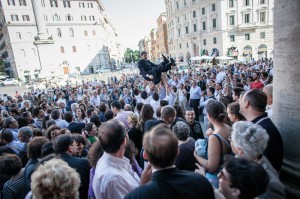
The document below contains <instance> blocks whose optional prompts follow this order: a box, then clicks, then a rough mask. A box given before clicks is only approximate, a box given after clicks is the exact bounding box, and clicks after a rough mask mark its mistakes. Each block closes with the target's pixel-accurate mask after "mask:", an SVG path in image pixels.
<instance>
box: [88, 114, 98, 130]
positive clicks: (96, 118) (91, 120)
mask: <svg viewBox="0 0 300 199" xmlns="http://www.w3.org/2000/svg"><path fill="white" fill-rule="evenodd" d="M90 122H93V123H94V124H95V125H96V127H97V128H98V127H99V126H101V121H100V118H99V116H98V115H93V116H92V117H91V118H90Z"/></svg>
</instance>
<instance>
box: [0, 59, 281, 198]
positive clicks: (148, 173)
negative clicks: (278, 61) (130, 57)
mask: <svg viewBox="0 0 300 199" xmlns="http://www.w3.org/2000/svg"><path fill="white" fill-rule="evenodd" d="M142 61H143V62H145V63H147V64H151V63H150V62H149V61H148V60H147V57H146V58H145V57H144V58H142ZM165 61H166V64H167V61H168V60H165ZM149 66H150V65H149ZM151 67H153V68H155V67H160V66H158V65H151ZM167 67H168V69H167V70H164V71H161V70H155V72H157V71H159V74H158V76H156V75H157V74H155V72H154V73H153V74H148V73H147V71H143V72H142V73H143V74H137V73H129V74H123V75H122V76H121V78H116V77H110V78H108V80H107V81H97V80H95V81H90V82H82V84H80V85H76V86H74V85H73V86H72V85H67V86H65V87H59V88H58V87H57V88H47V90H32V91H31V92H25V93H24V94H23V93H19V92H16V95H15V96H7V95H3V94H1V96H0V110H1V114H0V129H1V133H0V140H1V146H0V190H1V197H0V198H5V199H12V198H15V199H23V198H26V199H29V198H37V199H43V198H45V199H46V198H47V199H49V198H55V199H63V198H65V199H67V198H68V199H77V198H80V199H84V198H91V199H92V198H94V199H100V198H101V199H121V198H126V199H131V198H132V199H133V198H134V199H137V198H141V199H142V198H149V199H150V198H151V199H153V198H165V199H168V198H207V199H210V198H226V199H234V198H243V199H245V198H246V199H250V198H265V199H266V198H276V199H280V198H286V195H285V190H284V185H283V184H282V182H281V181H280V179H279V174H280V171H281V166H282V161H283V143H282V138H281V135H280V133H279V132H278V129H277V128H276V126H275V125H274V124H273V122H272V113H273V112H272V96H273V94H272V91H273V86H272V81H273V61H272V59H261V60H254V59H253V60H251V61H250V62H249V63H232V64H226V63H223V64H218V65H213V66H207V65H206V64H205V63H201V64H199V66H196V65H195V64H193V63H192V64H190V65H189V67H188V69H187V71H184V70H180V68H179V67H176V66H174V63H172V64H171V65H167ZM139 68H140V67H139ZM161 72H162V73H161ZM157 78H159V79H157ZM154 80H155V81H154ZM160 80H161V81H160Z"/></svg>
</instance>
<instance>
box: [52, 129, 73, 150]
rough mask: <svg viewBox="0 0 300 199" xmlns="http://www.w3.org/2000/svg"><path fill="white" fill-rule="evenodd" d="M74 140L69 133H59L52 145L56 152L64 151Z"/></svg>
mask: <svg viewBox="0 0 300 199" xmlns="http://www.w3.org/2000/svg"><path fill="white" fill-rule="evenodd" d="M73 142H74V138H73V137H72V136H71V135H69V134H64V135H59V136H57V137H56V138H55V140H54V142H53V145H54V150H55V153H56V154H61V153H65V152H67V151H68V149H69V146H70V145H72V144H73Z"/></svg>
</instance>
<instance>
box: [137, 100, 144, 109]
mask: <svg viewBox="0 0 300 199" xmlns="http://www.w3.org/2000/svg"><path fill="white" fill-rule="evenodd" d="M143 106H144V104H143V103H142V102H139V103H137V104H136V109H137V110H138V111H142V108H143Z"/></svg>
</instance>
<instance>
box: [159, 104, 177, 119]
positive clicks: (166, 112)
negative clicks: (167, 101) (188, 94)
mask: <svg viewBox="0 0 300 199" xmlns="http://www.w3.org/2000/svg"><path fill="white" fill-rule="evenodd" d="M169 117H176V109H175V108H174V107H173V106H170V105H167V106H164V107H163V108H162V109H161V118H163V119H166V118H169Z"/></svg>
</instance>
